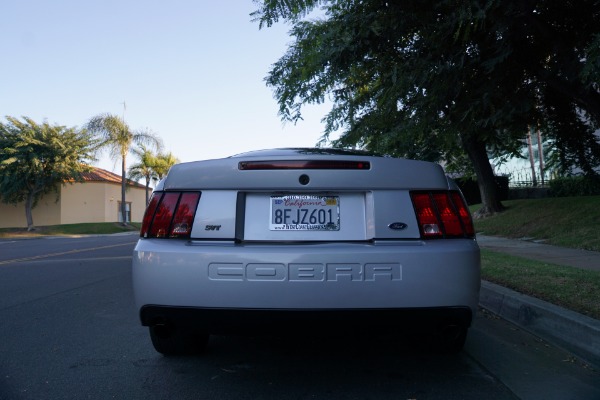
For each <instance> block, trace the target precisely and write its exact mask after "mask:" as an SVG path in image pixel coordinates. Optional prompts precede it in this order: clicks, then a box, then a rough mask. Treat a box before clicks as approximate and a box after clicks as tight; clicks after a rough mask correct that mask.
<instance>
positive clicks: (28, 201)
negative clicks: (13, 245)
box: [25, 191, 35, 232]
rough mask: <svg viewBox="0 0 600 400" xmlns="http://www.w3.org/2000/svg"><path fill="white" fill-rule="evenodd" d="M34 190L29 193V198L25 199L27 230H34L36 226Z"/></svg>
mask: <svg viewBox="0 0 600 400" xmlns="http://www.w3.org/2000/svg"><path fill="white" fill-rule="evenodd" d="M33 197H34V194H33V191H30V192H29V193H28V194H27V198H26V199H25V218H26V219H27V231H28V232H29V231H34V230H35V226H33V214H32V209H33Z"/></svg>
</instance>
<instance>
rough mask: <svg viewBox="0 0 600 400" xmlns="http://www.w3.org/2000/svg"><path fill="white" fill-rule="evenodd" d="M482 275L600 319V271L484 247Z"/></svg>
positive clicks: (500, 283) (492, 280)
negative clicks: (530, 258)
mask: <svg viewBox="0 0 600 400" xmlns="http://www.w3.org/2000/svg"><path fill="white" fill-rule="evenodd" d="M481 277H482V278H483V279H485V280H487V281H490V282H494V283H497V284H499V285H501V286H505V287H508V288H511V289H513V290H516V291H518V292H520V293H524V294H527V295H530V296H533V297H537V298H539V299H542V300H545V301H548V302H550V303H552V304H556V305H558V306H561V307H565V308H568V309H570V310H573V311H576V312H578V313H581V314H584V315H587V316H590V317H592V318H596V319H600V272H596V271H587V270H582V269H579V268H572V267H565V266H560V265H555V264H548V263H543V262H539V261H532V260H527V259H524V258H520V257H515V256H511V255H508V254H503V253H497V252H493V251H489V250H485V249H482V250H481Z"/></svg>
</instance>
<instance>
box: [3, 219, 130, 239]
mask: <svg viewBox="0 0 600 400" xmlns="http://www.w3.org/2000/svg"><path fill="white" fill-rule="evenodd" d="M139 228H140V224H139V223H135V222H134V223H132V224H130V226H128V227H124V226H123V225H121V224H119V223H116V222H104V223H86V224H66V225H52V226H39V227H36V230H34V231H31V232H28V231H27V229H26V228H3V229H0V237H36V236H53V235H57V236H61V235H67V236H69V235H103V234H111V233H120V232H130V231H138V230H139Z"/></svg>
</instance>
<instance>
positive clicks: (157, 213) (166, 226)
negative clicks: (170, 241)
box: [140, 192, 200, 238]
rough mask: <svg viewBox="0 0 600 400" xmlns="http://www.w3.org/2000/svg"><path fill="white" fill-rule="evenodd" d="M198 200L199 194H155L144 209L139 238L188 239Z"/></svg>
mask: <svg viewBox="0 0 600 400" xmlns="http://www.w3.org/2000/svg"><path fill="white" fill-rule="evenodd" d="M199 200H200V193H199V192H155V193H154V194H153V195H152V198H151V199H150V203H149V204H148V207H147V208H146V213H145V214H144V220H143V223H142V229H141V231H140V236H142V237H144V238H188V237H190V234H191V232H192V224H193V222H194V215H195V213H196V208H197V207H198V201H199Z"/></svg>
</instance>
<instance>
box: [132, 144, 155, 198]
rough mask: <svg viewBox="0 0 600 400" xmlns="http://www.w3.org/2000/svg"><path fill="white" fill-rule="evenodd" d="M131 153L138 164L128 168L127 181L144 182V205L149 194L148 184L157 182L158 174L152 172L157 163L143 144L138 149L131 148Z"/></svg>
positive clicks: (152, 154) (153, 155)
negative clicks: (135, 157) (141, 180)
mask: <svg viewBox="0 0 600 400" xmlns="http://www.w3.org/2000/svg"><path fill="white" fill-rule="evenodd" d="M132 153H133V154H135V155H136V156H137V157H138V160H139V161H138V162H137V163H136V164H133V165H132V166H130V167H129V179H131V180H134V181H139V180H140V179H144V180H145V181H146V204H148V198H149V193H150V182H151V181H153V180H158V179H159V178H158V174H157V173H156V172H155V171H154V167H155V165H156V163H157V156H156V155H155V154H154V153H153V152H152V151H151V150H150V149H148V148H147V147H146V146H144V145H143V144H142V145H140V146H139V147H138V148H133V149H132Z"/></svg>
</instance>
